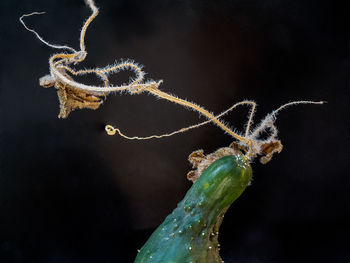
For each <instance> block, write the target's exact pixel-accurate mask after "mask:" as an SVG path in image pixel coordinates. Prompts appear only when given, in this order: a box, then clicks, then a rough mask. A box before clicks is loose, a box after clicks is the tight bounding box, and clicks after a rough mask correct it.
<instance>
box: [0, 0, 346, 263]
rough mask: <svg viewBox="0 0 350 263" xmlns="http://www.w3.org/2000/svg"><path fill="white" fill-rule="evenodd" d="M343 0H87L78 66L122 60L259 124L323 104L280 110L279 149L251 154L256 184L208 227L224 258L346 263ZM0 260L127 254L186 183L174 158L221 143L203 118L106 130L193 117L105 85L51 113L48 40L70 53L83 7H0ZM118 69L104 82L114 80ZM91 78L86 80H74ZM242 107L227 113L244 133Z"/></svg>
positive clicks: (174, 89) (126, 257) (65, 261)
mask: <svg viewBox="0 0 350 263" xmlns="http://www.w3.org/2000/svg"><path fill="white" fill-rule="evenodd" d="M346 2H347V1H343V3H342V2H339V1H331V0H328V1H316V0H308V1H305V0H283V1H282V0H273V1H263V0H250V1H248V0H226V1H223V0H218V1H207V0H205V1H204V0H203V1H199V0H148V1H139V0H115V1H111V0H110V1H102V0H100V1H97V3H96V5H97V6H98V7H99V8H100V15H99V16H98V17H97V19H96V20H95V21H94V22H93V23H92V24H91V27H90V28H89V29H88V32H87V36H86V38H87V50H88V57H87V60H86V62H84V63H83V64H82V65H80V66H81V67H82V68H83V67H103V66H105V65H108V64H112V63H113V62H114V61H115V60H116V59H120V58H131V59H134V60H135V61H137V62H139V63H141V64H143V65H145V71H146V72H147V73H148V75H147V76H148V77H149V78H152V79H156V80H158V79H163V80H164V84H163V85H162V87H161V88H162V89H163V90H165V91H169V92H171V93H173V94H177V95H178V96H179V97H183V98H188V99H190V100H191V101H195V102H196V103H198V104H200V105H204V106H205V107H206V108H207V109H209V110H211V111H213V112H215V113H219V112H221V111H223V110H224V109H226V108H228V107H229V106H230V105H232V104H233V103H235V102H238V101H240V100H243V99H252V100H255V101H256V102H257V103H258V104H259V107H258V112H257V114H256V116H255V120H256V122H258V120H259V119H260V118H262V117H263V116H264V115H265V114H267V113H268V112H271V111H272V110H273V109H275V108H277V107H279V106H280V105H281V104H283V103H286V102H288V101H291V100H304V99H306V100H326V101H328V104H326V105H323V106H317V105H316V106H314V105H301V106H296V107H293V108H289V109H288V110H286V111H284V112H283V113H281V114H280V115H279V119H278V121H277V125H278V127H279V131H280V138H281V140H282V142H283V144H284V150H283V152H282V153H281V154H279V155H278V156H275V158H274V159H273V160H272V161H271V162H270V163H268V164H267V165H261V164H260V163H259V162H258V161H257V160H256V161H255V162H254V163H253V164H252V166H253V169H254V181H253V184H252V186H251V187H249V188H248V189H247V190H246V191H245V193H244V194H243V196H242V197H241V198H239V199H238V200H237V201H236V202H235V203H234V205H233V206H232V207H231V209H230V210H229V211H228V213H227V215H226V217H225V220H224V223H223V225H222V227H221V231H220V238H219V239H220V243H221V246H222V250H221V255H222V257H223V259H224V260H225V262H243V263H245V262H247V263H248V262H350V238H349V236H350V226H349V219H350V212H349V211H350V205H349V203H350V202H349V201H350V199H349V190H350V184H349V182H350V180H349V168H350V167H349V160H350V158H349V156H350V154H349V147H350V140H349V126H350V122H349V114H347V113H348V112H350V111H349V72H350V60H349V51H350V45H349V44H350V42H349V40H350V26H349V20H350V17H349V15H348V13H349V10H350V6H349V5H348V4H345V3H346ZM0 7H1V10H0V12H1V16H0V29H1V32H0V34H1V35H0V37H1V39H0V41H1V43H0V45H1V46H0V48H1V49H0V51H1V68H0V76H1V77H0V81H1V84H0V85H1V86H0V100H1V102H0V114H1V115H0V117H1V122H0V136H1V137H0V262H2V263H7V262H36V263H56V262H57V263H70V262H72V263H80V262H84V263H85V262H88V263H90V262H94V263H95V262H96V263H107V262H132V260H133V259H134V257H135V255H136V250H137V249H138V248H140V247H141V246H142V244H143V243H144V242H145V241H146V240H147V238H148V236H149V235H150V234H151V233H152V231H153V230H154V229H155V227H156V226H157V225H159V224H160V223H161V221H162V220H163V219H164V217H165V216H166V215H167V214H168V213H169V212H171V211H172V209H173V208H174V207H175V206H176V204H177V202H179V201H180V200H181V199H182V197H183V196H184V194H185V192H186V191H187V189H188V188H189V187H190V186H191V183H190V182H188V181H187V180H186V178H185V175H186V173H187V171H188V170H189V169H190V166H189V163H188V162H187V156H188V154H189V153H191V152H192V151H193V150H197V149H200V148H202V149H204V150H205V152H206V153H209V152H212V151H214V150H215V149H217V148H219V147H223V146H227V145H228V144H230V142H231V140H232V139H231V138H230V137H229V136H228V135H225V134H224V133H223V132H222V131H221V130H220V129H219V128H217V127H215V126H214V125H207V126H205V127H202V128H200V129H196V130H192V131H190V132H188V133H186V134H181V135H176V136H174V137H171V138H165V139H160V140H150V141H128V140H125V139H123V138H120V137H117V136H115V137H110V136H107V135H106V134H105V132H104V129H103V128H104V125H105V124H106V123H110V124H113V125H115V126H117V127H119V128H121V130H122V131H124V132H125V133H127V134H129V135H140V136H146V135H150V134H160V133H164V132H169V131H173V130H175V129H178V128H181V127H184V126H186V125H190V124H193V123H196V122H198V121H199V120H204V118H203V117H200V118H199V116H198V114H197V113H194V112H190V111H188V110H186V109H183V108H181V107H179V106H177V105H174V104H171V103H168V102H165V101H161V100H157V99H155V98H154V97H152V96H148V95H144V94H143V95H138V96H130V95H127V94H124V95H122V96H120V95H119V94H116V95H114V94H112V95H110V96H109V97H108V99H107V101H106V102H105V103H104V105H103V106H102V107H101V108H100V109H98V110H96V111H91V110H80V111H75V112H73V113H72V114H71V115H70V116H69V118H68V119H66V120H59V119H57V114H58V101H57V96H56V92H55V91H54V89H53V88H51V89H43V88H41V87H40V86H39V85H38V79H39V78H40V77H41V76H43V75H45V74H48V65H47V60H48V58H49V56H50V55H51V54H53V53H55V52H57V51H56V50H52V49H50V48H49V47H47V46H45V45H44V44H42V43H40V42H39V41H38V40H37V39H36V38H35V37H34V35H32V34H31V33H29V32H27V31H25V30H24V28H23V27H22V26H21V25H20V23H19V21H18V18H19V16H20V15H22V14H24V13H30V12H32V11H46V12H47V13H46V14H45V15H42V16H35V17H30V18H27V19H26V22H27V24H28V25H29V26H30V27H33V28H35V29H36V30H37V31H39V32H40V33H41V34H42V36H43V37H44V38H45V39H47V40H48V41H50V42H52V43H57V44H67V45H70V46H73V47H74V48H78V38H79V30H80V28H81V26H82V24H83V21H84V20H85V19H86V18H87V17H88V16H89V14H90V11H89V9H88V8H87V7H86V6H84V3H83V1H68V0H60V1H58V0H54V1H44V0H40V1H39V0H31V1H20V0H12V1H10V0H2V1H1V3H0ZM127 79H128V74H124V73H123V74H120V75H118V76H115V77H113V82H114V83H115V84H117V83H121V82H124V81H127ZM79 80H81V81H85V83H97V81H96V80H95V79H93V78H91V79H90V78H89V79H79ZM246 116H247V108H244V107H243V108H241V109H237V110H236V111H235V112H233V113H231V114H229V115H228V116H227V117H225V120H226V121H227V122H229V123H230V125H232V126H233V127H235V128H236V129H237V130H242V129H243V124H244V122H245V120H246Z"/></svg>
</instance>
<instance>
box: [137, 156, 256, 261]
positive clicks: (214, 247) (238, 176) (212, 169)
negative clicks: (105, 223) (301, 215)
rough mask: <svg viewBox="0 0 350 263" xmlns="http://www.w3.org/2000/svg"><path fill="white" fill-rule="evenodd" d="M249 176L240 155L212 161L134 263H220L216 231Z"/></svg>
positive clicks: (242, 189)
mask: <svg viewBox="0 0 350 263" xmlns="http://www.w3.org/2000/svg"><path fill="white" fill-rule="evenodd" d="M251 178H252V169H251V166H250V164H249V162H248V159H247V158H246V157H245V156H243V155H236V156H225V157H222V158H220V159H218V160H216V161H215V162H214V163H212V164H211V165H210V166H209V167H208V168H207V169H206V170H205V171H204V172H203V173H202V175H201V176H200V177H199V179H198V180H197V181H196V182H195V183H194V184H193V185H192V187H191V188H190V189H189V190H188V192H187V194H186V196H185V198H184V199H183V200H182V201H181V202H180V203H179V204H178V206H177V208H175V210H174V211H173V212H172V213H171V214H170V215H168V216H167V217H166V219H165V220H164V222H163V223H162V224H161V225H160V226H159V227H158V228H157V229H156V230H155V231H154V232H153V234H152V235H151V237H150V238H149V239H148V241H147V242H146V243H145V245H144V246H143V247H142V248H141V249H140V251H139V253H138V255H137V257H136V259H135V263H151V262H152V263H204V262H205V263H212V262H222V259H221V257H220V255H219V248H218V246H219V244H218V231H219V227H220V225H221V222H222V219H223V216H224V214H225V212H226V211H227V209H228V208H229V206H230V205H231V204H232V203H233V202H234V201H235V200H236V199H237V198H238V197H239V196H240V195H241V194H242V192H243V191H244V189H245V188H246V187H247V185H248V184H249V182H250V180H251Z"/></svg>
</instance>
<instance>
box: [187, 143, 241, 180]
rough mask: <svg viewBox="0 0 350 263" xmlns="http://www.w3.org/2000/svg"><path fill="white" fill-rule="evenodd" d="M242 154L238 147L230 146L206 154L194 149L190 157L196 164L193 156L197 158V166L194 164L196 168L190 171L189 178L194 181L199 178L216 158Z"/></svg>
mask: <svg viewBox="0 0 350 263" xmlns="http://www.w3.org/2000/svg"><path fill="white" fill-rule="evenodd" d="M241 154H242V153H241V152H240V151H237V150H236V149H234V148H230V147H223V148H219V149H218V150H216V151H215V152H213V153H211V154H208V155H206V156H205V155H204V152H203V150H197V151H194V152H193V153H191V154H190V156H189V158H188V159H189V161H190V162H191V164H192V165H193V164H194V163H193V158H195V160H196V162H195V166H194V165H193V168H196V169H195V170H192V171H190V172H188V174H187V179H188V180H190V181H192V182H193V183H194V182H196V181H197V180H198V178H199V177H200V176H201V174H202V173H203V172H204V171H205V169H207V168H208V167H209V165H211V164H212V163H213V162H215V161H216V160H218V159H220V158H221V157H224V156H229V155H241ZM198 156H200V157H198ZM191 160H192V161H191ZM197 161H198V162H197Z"/></svg>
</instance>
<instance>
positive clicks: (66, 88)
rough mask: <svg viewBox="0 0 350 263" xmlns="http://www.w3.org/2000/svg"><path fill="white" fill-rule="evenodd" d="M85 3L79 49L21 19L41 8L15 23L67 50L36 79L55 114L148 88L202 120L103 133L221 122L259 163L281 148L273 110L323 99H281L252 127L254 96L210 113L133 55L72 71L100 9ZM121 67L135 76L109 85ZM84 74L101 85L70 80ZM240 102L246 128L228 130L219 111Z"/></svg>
mask: <svg viewBox="0 0 350 263" xmlns="http://www.w3.org/2000/svg"><path fill="white" fill-rule="evenodd" d="M85 3H86V4H87V6H88V7H89V8H90V9H91V11H92V13H91V15H90V16H89V18H88V19H87V20H86V21H85V23H84V25H83V27H82V29H81V32H80V41H79V44H80V50H79V51H76V50H75V49H73V48H71V47H69V46H66V45H54V44H50V43H49V42H47V41H45V40H44V39H43V38H42V37H41V36H40V35H39V34H38V33H37V32H36V31H34V30H33V29H30V28H29V27H27V25H26V24H25V23H24V21H23V18H24V17H29V16H32V15H41V14H44V12H33V13H30V14H25V15H22V16H21V17H20V22H21V23H22V24H23V26H24V27H25V29H27V30H28V31H30V32H32V33H34V34H35V35H36V37H37V38H38V39H39V40H40V41H41V42H43V43H44V44H45V45H47V46H49V47H51V48H55V49H63V50H66V51H67V53H58V54H54V55H52V56H51V57H50V58H49V68H50V74H49V75H46V76H44V77H42V78H40V85H41V86H43V87H45V88H48V87H52V86H53V87H55V88H56V90H57V94H58V97H59V101H60V114H59V115H58V117H59V118H66V117H68V115H69V113H70V112H71V111H73V110H75V109H77V108H79V109H82V108H90V109H97V108H98V107H99V106H100V105H101V104H102V103H103V100H102V98H105V96H106V95H108V94H109V93H111V92H118V91H119V92H122V91H127V92H129V93H130V94H131V95H133V94H140V93H143V92H148V93H150V94H152V95H153V96H156V97H158V98H161V99H164V100H168V101H170V102H173V103H175V104H179V105H181V106H183V107H186V108H189V109H192V110H194V111H196V112H198V113H200V114H201V115H203V116H205V117H206V118H207V120H206V121H203V122H200V123H197V124H193V125H190V126H188V127H184V128H181V129H178V130H176V131H173V132H170V133H164V134H161V135H150V136H146V137H139V136H133V137H130V136H127V135H125V134H124V133H122V132H121V131H120V129H118V128H115V127H113V126H111V125H106V126H105V130H106V132H107V134H108V135H115V134H116V133H118V134H119V135H120V136H122V137H123V138H126V139H129V140H148V139H159V138H163V137H169V136H173V135H175V134H178V133H183V132H186V131H189V130H191V129H194V128H198V127H200V126H203V125H206V124H208V123H214V124H215V125H217V126H218V127H220V128H221V129H222V130H223V131H224V132H225V133H227V134H229V135H230V136H232V137H233V138H234V139H235V140H236V141H237V143H235V145H236V146H235V147H237V146H238V147H240V149H241V150H243V151H244V152H245V155H246V156H247V158H248V160H250V161H251V160H253V159H254V158H255V157H256V156H257V155H262V157H261V159H260V161H261V162H262V163H266V162H268V161H269V160H270V159H271V157H272V155H273V154H274V153H275V152H280V151H281V150H282V144H281V142H280V141H279V140H278V139H277V135H278V130H277V128H276V126H275V120H276V116H277V114H278V113H279V112H280V111H281V110H283V109H285V108H286V107H288V106H292V105H298V104H323V103H324V102H323V101H318V102H315V101H292V102H289V103H286V104H284V105H282V106H281V107H279V108H278V109H276V110H274V111H273V112H272V113H270V114H268V115H267V116H266V117H265V118H264V119H263V120H262V121H261V122H260V123H259V124H258V125H257V126H256V127H254V128H253V129H252V128H251V126H252V124H253V117H254V114H255V111H256V106H257V104H256V103H255V102H254V101H249V100H245V101H241V102H238V103H236V104H234V105H232V106H231V107H230V108H228V109H227V110H225V111H224V112H222V113H220V114H218V115H214V114H213V113H211V112H209V111H208V110H206V109H205V108H204V107H202V106H199V105H197V104H196V103H193V102H191V101H187V100H185V99H181V98H178V97H176V96H174V95H171V94H169V93H167V92H165V91H162V90H160V89H159V86H160V84H161V83H162V81H153V80H149V81H146V80H145V73H144V72H143V70H142V66H140V65H139V64H137V63H135V62H134V61H132V60H126V61H121V62H117V63H115V64H113V65H109V66H106V67H104V68H93V69H84V70H75V69H73V68H72V67H71V65H72V64H73V65H76V64H78V63H80V62H82V61H84V60H85V58H86V56H87V52H86V46H85V35H86V31H87V28H88V26H89V25H90V24H91V22H92V21H93V20H94V19H95V18H96V16H97V15H98V12H99V11H98V8H97V7H96V6H95V3H94V1H93V0H85ZM123 70H129V71H132V72H133V73H134V74H135V77H134V78H133V79H131V80H130V82H129V83H128V84H125V85H120V86H113V85H111V84H110V82H109V79H108V76H109V75H110V74H115V73H118V72H120V71H123ZM86 74H95V75H96V76H98V77H99V78H100V79H101V80H102V81H103V86H94V85H86V84H83V83H79V82H77V81H75V80H74V78H73V77H74V76H81V75H86ZM241 105H248V106H249V107H250V111H249V114H248V120H247V123H246V125H245V131H244V132H243V133H242V134H240V133H237V132H235V131H233V130H232V128H230V127H229V126H227V125H226V124H225V123H224V122H223V121H221V120H220V118H221V117H222V116H224V115H226V114H227V113H229V112H230V111H232V110H234V109H235V108H236V107H238V106H241ZM265 131H269V132H270V133H269V136H268V138H267V139H264V140H263V139H260V138H259V137H260V135H261V133H262V132H265Z"/></svg>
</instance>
